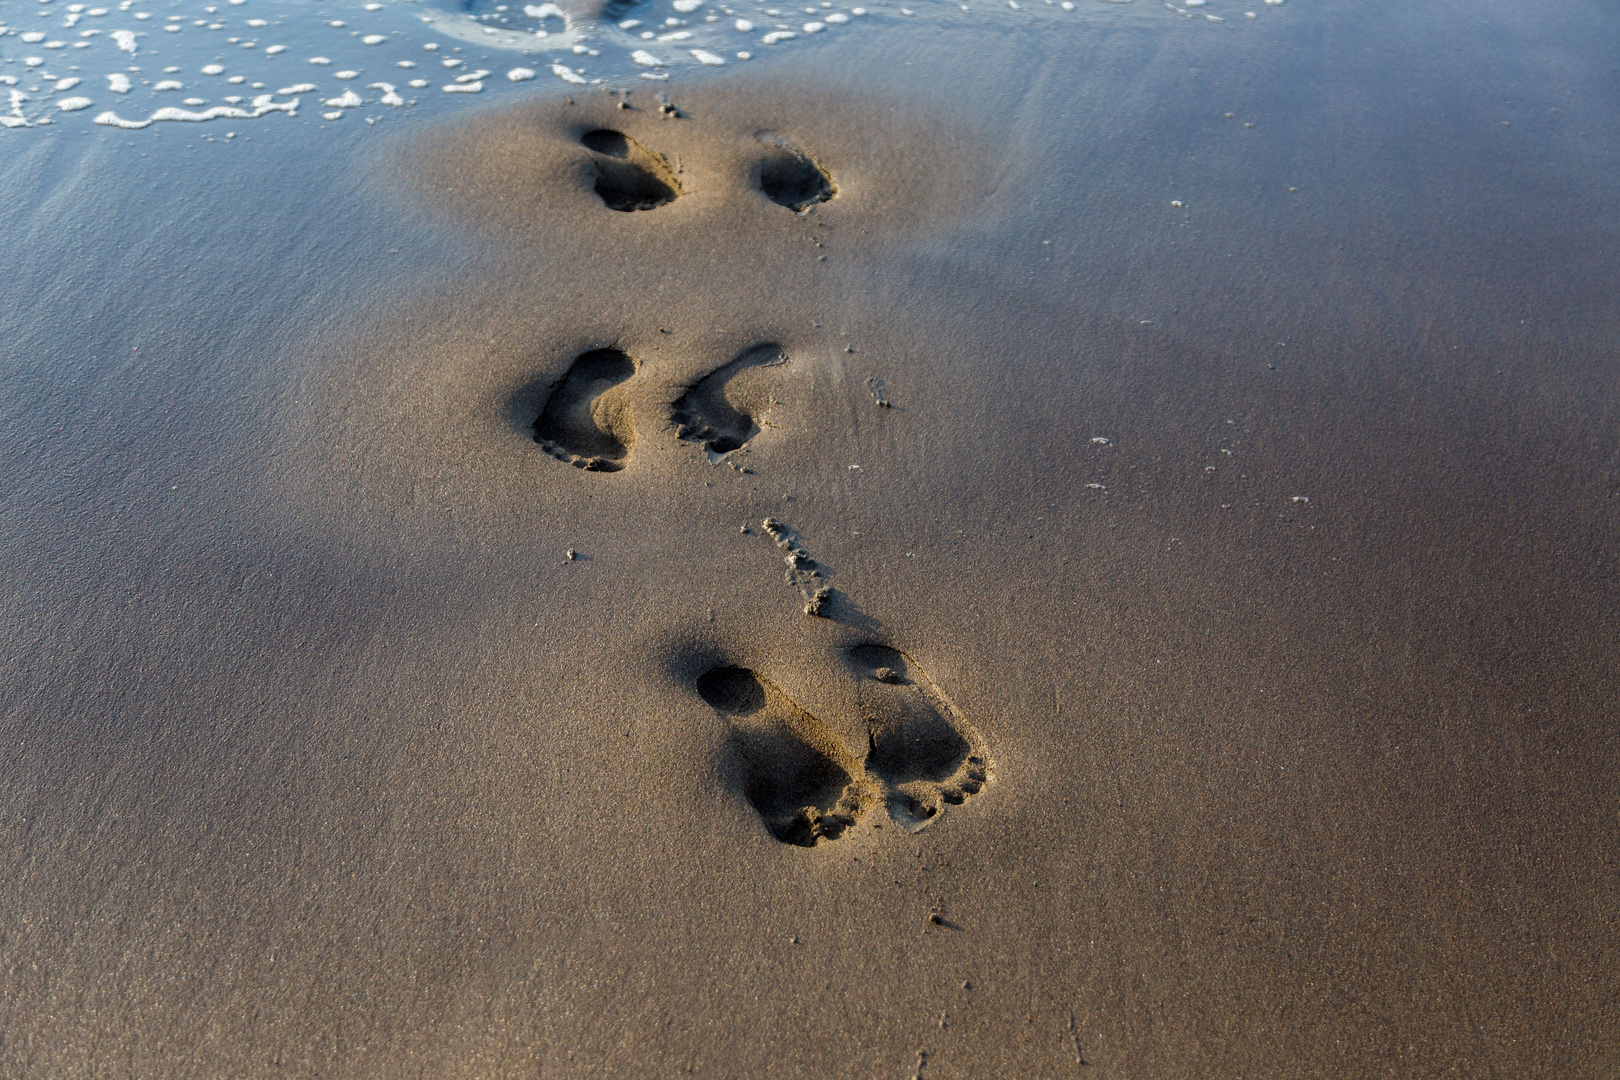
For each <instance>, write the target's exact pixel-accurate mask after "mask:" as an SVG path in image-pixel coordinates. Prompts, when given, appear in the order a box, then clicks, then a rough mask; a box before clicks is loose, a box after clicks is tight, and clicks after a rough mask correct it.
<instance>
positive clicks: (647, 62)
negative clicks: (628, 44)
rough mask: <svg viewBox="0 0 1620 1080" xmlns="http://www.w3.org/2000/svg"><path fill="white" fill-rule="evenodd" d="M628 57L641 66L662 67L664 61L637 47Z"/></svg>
mask: <svg viewBox="0 0 1620 1080" xmlns="http://www.w3.org/2000/svg"><path fill="white" fill-rule="evenodd" d="M630 59H631V60H632V61H633V62H635V63H637V64H640V65H641V66H642V67H663V66H664V62H663V61H662V60H660V59H658V57H656V56H654V55H653V54H652V53H650V52H648V51H647V50H646V49H637V50H636V51H635V52H633V53H631V54H630Z"/></svg>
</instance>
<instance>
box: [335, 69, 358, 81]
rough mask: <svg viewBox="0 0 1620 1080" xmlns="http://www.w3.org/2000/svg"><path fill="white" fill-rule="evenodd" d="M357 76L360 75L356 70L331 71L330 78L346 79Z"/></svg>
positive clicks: (356, 77)
mask: <svg viewBox="0 0 1620 1080" xmlns="http://www.w3.org/2000/svg"><path fill="white" fill-rule="evenodd" d="M359 77H360V73H359V72H358V71H334V72H333V73H332V78H334V79H344V80H348V79H358V78H359Z"/></svg>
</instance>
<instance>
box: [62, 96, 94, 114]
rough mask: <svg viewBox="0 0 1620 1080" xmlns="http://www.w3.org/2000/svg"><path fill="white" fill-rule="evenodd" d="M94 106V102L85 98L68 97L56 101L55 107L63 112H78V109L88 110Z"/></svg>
mask: <svg viewBox="0 0 1620 1080" xmlns="http://www.w3.org/2000/svg"><path fill="white" fill-rule="evenodd" d="M94 104H95V102H93V101H91V100H90V99H89V98H87V97H70V98H63V99H62V100H61V101H58V102H57V103H56V107H57V108H58V109H61V110H62V111H63V112H78V111H79V110H80V109H88V108H89V107H90V106H92V105H94Z"/></svg>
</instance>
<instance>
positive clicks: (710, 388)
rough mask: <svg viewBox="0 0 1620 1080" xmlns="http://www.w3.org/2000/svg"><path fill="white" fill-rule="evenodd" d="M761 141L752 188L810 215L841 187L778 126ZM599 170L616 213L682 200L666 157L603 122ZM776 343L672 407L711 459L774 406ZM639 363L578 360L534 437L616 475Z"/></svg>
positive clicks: (735, 446) (585, 140)
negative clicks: (767, 379)
mask: <svg viewBox="0 0 1620 1080" xmlns="http://www.w3.org/2000/svg"><path fill="white" fill-rule="evenodd" d="M755 138H756V139H757V140H758V141H759V143H760V147H761V156H760V159H759V162H758V164H757V165H756V166H755V168H754V170H753V176H752V179H753V182H754V186H755V187H756V188H758V189H759V190H760V191H761V192H762V193H763V194H764V195H765V196H766V197H767V198H769V199H770V200H771V201H772V202H774V203H776V204H777V205H779V206H784V207H786V208H788V209H789V210H792V211H793V212H795V213H803V212H804V211H806V210H808V209H809V208H811V207H813V206H815V205H816V204H817V203H822V202H826V201H827V200H828V199H831V198H832V197H833V196H835V195H836V194H837V193H838V188H837V187H836V185H834V184H833V181H832V177H830V176H828V175H827V172H826V170H824V169H823V168H822V167H821V166H820V165H818V164H817V163H816V161H815V159H814V158H812V157H811V156H810V155H809V154H808V153H807V152H805V150H804V149H803V148H802V147H800V146H799V145H798V144H797V143H795V142H794V141H793V140H791V139H789V138H787V137H786V136H784V135H781V134H778V133H777V132H774V131H763V132H760V133H759V134H758V135H756V136H755ZM580 145H581V146H582V147H584V149H585V152H586V153H587V154H588V155H589V156H590V159H591V164H592V165H593V167H594V168H595V172H596V180H595V184H594V188H595V191H596V194H597V195H598V197H600V198H601V200H602V202H603V204H604V205H606V206H607V207H608V209H610V210H618V211H621V212H624V213H635V212H637V211H646V210H656V209H658V208H659V207H661V206H665V205H668V204H669V203H672V202H674V201H675V200H676V199H678V198H680V196H681V194H682V191H681V184H680V180H679V179H678V178H677V177H676V175H675V172H674V170H672V169H671V168H670V166H669V163H668V162H667V161H665V159H664V158H663V156H662V155H660V154H657V153H655V152H653V151H651V150H649V149H648V148H647V147H645V146H643V145H642V144H641V143H639V142H637V141H636V140H635V139H633V138H631V137H630V136H629V135H626V134H625V133H624V132H622V131H614V130H612V129H611V128H597V129H595V130H592V131H587V132H586V133H585V134H584V135H583V136H581V137H580ZM785 362H786V357H784V356H783V355H782V350H781V349H780V348H779V347H778V346H777V345H775V344H774V343H764V344H760V345H756V346H754V347H753V348H750V349H748V350H746V351H745V352H744V353H743V354H742V355H740V356H738V357H737V358H736V359H734V360H732V361H731V362H730V363H728V364H726V365H725V366H723V367H720V368H718V369H716V370H715V371H712V372H710V373H709V374H707V375H705V376H704V377H703V378H702V379H700V380H698V382H697V383H696V384H694V385H693V386H690V387H688V388H687V389H686V392H685V393H684V394H683V395H682V396H681V397H680V398H679V399H678V400H677V401H676V402H675V403H674V404H673V405H672V406H671V408H670V417H669V418H670V422H671V423H672V425H673V426H674V429H675V435H676V437H677V438H679V439H683V440H686V441H688V442H695V443H699V444H700V445H702V447H703V449H704V450H705V451H706V452H707V453H708V454H709V456H710V460H711V461H714V460H718V458H719V457H720V456H722V455H725V454H729V453H731V452H732V451H735V450H739V449H741V448H742V447H743V445H744V444H745V443H747V442H748V440H750V439H752V438H753V437H754V436H755V435H757V434H759V430H760V428H759V418H760V416H761V415H763V413H764V411H765V406H766V405H767V404H768V403H769V394H768V387H767V386H766V385H765V383H764V381H762V380H760V379H758V378H751V377H750V376H751V375H752V374H757V373H758V371H759V370H760V369H762V368H765V367H769V366H774V365H777V364H781V363H785ZM639 367H640V364H639V363H638V362H637V361H636V360H635V358H634V357H631V356H629V355H628V354H626V353H624V352H621V351H619V350H617V349H593V350H591V351H590V352H587V353H584V354H582V355H581V356H579V357H577V358H576V359H575V360H574V362H573V364H572V365H571V366H570V367H569V369H568V371H567V372H565V373H564V375H563V377H562V379H561V380H559V381H558V382H557V383H556V384H554V385H553V386H552V387H551V392H550V394H549V396H548V397H547V399H546V402H545V405H544V406H543V407H542V408H541V410H540V415H539V416H537V417H536V418H535V421H534V439H535V442H537V443H539V444H540V446H541V448H542V449H544V450H545V451H546V453H548V454H550V455H552V456H553V457H555V458H557V459H558V460H559V461H564V462H567V463H568V464H570V465H573V466H575V467H576V468H580V469H585V470H587V471H590V472H617V471H619V470H620V469H622V468H624V466H625V464H626V462H628V461H629V459H630V452H631V448H632V447H633V446H634V445H635V441H636V432H635V427H634V424H633V423H632V421H631V417H630V410H629V408H628V402H627V400H626V398H625V395H624V394H623V393H622V391H621V390H620V388H621V387H622V386H623V385H624V384H625V383H626V382H628V381H629V380H630V378H631V377H633V376H634V375H635V374H636V372H637V370H638V368H639Z"/></svg>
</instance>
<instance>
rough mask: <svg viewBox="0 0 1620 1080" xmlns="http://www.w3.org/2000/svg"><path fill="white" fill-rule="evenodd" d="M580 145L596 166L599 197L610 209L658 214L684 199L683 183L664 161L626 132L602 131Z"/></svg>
mask: <svg viewBox="0 0 1620 1080" xmlns="http://www.w3.org/2000/svg"><path fill="white" fill-rule="evenodd" d="M579 141H580V142H581V143H583V144H584V146H585V149H586V150H588V151H590V154H591V161H592V162H594V163H595V164H596V193H597V194H598V195H600V196H601V197H602V201H603V202H605V203H607V205H608V209H610V210H623V211H626V212H630V211H634V210H655V209H657V208H658V207H660V206H663V205H664V204H665V203H671V202H674V201H675V200H676V199H677V198H679V197H680V195H681V185H680V182H679V181H678V180H676V179H675V174H674V173H673V172H671V171H670V168H669V165H668V164H666V163H665V161H664V159H663V158H662V157H659V156H658V155H657V154H655V153H653V152H652V151H651V150H648V149H647V148H646V147H645V146H642V145H641V144H640V143H638V142H636V140H634V139H632V138H631V137H630V136H628V135H626V134H624V133H623V132H622V131H614V130H612V129H611V128H598V129H597V130H595V131H587V132H586V133H585V134H584V135H583V136H582V137H581V138H580V140H579Z"/></svg>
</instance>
